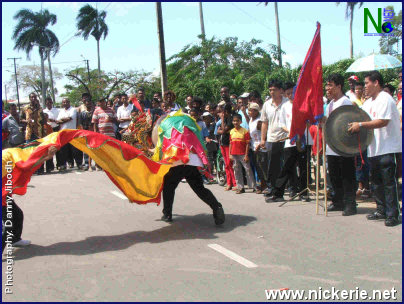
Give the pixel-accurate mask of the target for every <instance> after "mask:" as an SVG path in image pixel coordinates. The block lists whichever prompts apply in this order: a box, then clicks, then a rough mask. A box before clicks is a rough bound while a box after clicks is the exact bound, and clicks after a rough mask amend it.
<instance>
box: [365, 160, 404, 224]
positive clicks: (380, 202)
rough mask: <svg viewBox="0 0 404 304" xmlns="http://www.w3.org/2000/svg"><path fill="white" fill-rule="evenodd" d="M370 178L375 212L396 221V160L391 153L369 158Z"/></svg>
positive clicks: (398, 208) (398, 212) (397, 213)
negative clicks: (375, 207)
mask: <svg viewBox="0 0 404 304" xmlns="http://www.w3.org/2000/svg"><path fill="white" fill-rule="evenodd" d="M369 164H370V178H371V181H372V190H373V196H374V198H375V200H376V204H377V211H379V212H380V213H382V214H386V216H388V217H389V216H391V217H394V218H397V219H398V216H399V215H400V206H399V204H398V196H397V181H396V177H395V175H396V159H395V155H394V154H393V153H391V154H384V155H379V156H375V157H369Z"/></svg>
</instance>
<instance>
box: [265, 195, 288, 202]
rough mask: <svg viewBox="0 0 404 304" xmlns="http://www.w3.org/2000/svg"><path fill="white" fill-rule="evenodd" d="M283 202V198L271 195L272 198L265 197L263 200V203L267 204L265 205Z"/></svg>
mask: <svg viewBox="0 0 404 304" xmlns="http://www.w3.org/2000/svg"><path fill="white" fill-rule="evenodd" d="M283 201H285V200H284V198H283V196H276V195H273V196H272V197H267V198H266V199H265V202H267V203H276V202H283Z"/></svg>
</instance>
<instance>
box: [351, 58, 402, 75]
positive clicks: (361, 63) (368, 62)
mask: <svg viewBox="0 0 404 304" xmlns="http://www.w3.org/2000/svg"><path fill="white" fill-rule="evenodd" d="M401 66H402V64H401V61H400V60H398V59H397V58H396V57H393V56H391V55H375V54H372V55H370V56H367V57H363V58H359V59H357V60H355V61H354V63H352V64H351V65H350V66H349V68H348V69H347V70H346V72H365V71H373V70H384V69H393V68H399V67H401Z"/></svg>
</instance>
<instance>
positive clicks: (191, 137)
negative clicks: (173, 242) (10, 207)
mask: <svg viewBox="0 0 404 304" xmlns="http://www.w3.org/2000/svg"><path fill="white" fill-rule="evenodd" d="M143 114H144V113H143ZM143 114H139V116H138V117H137V120H136V121H135V122H134V129H133V130H134V131H136V130H142V129H143V131H144V132H143V133H142V134H140V133H141V132H138V133H139V134H136V137H137V140H138V142H142V143H143V142H147V144H148V143H149V140H150V141H151V137H150V130H149V127H150V125H149V121H148V118H147V115H146V116H143ZM155 128H157V130H158V141H157V145H156V149H155V154H154V155H153V157H152V159H150V158H148V157H147V156H146V155H145V153H143V152H142V151H140V150H139V149H137V148H135V147H133V146H131V145H129V144H127V143H125V142H122V141H119V140H117V139H114V138H111V137H109V136H106V135H103V134H100V133H95V132H92V131H87V130H62V131H59V132H54V133H52V134H50V135H48V136H46V137H44V138H40V139H38V140H35V141H32V142H30V143H28V144H24V145H21V146H18V147H16V148H11V149H5V150H3V151H2V152H3V153H2V199H3V201H4V200H5V199H6V195H8V194H18V195H24V194H25V193H26V192H27V185H28V183H29V181H30V179H31V176H32V174H33V173H34V172H35V171H36V170H37V169H38V168H39V167H40V166H41V164H42V162H43V160H44V158H45V157H46V156H47V155H48V149H49V148H50V147H56V148H57V149H58V150H59V149H60V148H61V147H62V146H63V145H65V144H67V143H71V144H72V145H73V146H74V147H76V148H77V149H79V150H81V151H83V152H84V153H86V154H88V155H89V156H90V157H91V158H92V159H93V160H94V161H95V162H96V163H97V164H98V165H99V166H100V167H101V168H103V169H104V171H105V173H106V174H107V176H108V177H109V178H110V179H111V181H112V182H113V183H114V184H115V185H116V186H117V187H118V188H119V189H120V190H121V191H122V192H123V193H124V194H125V195H126V196H127V198H128V199H129V201H130V202H132V203H137V204H146V203H151V202H155V203H160V199H161V191H162V187H163V180H164V175H165V174H166V173H167V172H168V170H169V169H170V167H171V165H170V164H172V163H173V162H175V161H178V160H180V161H182V162H183V163H187V162H188V161H189V153H195V154H197V155H198V156H199V157H200V158H201V159H202V161H203V163H204V164H206V165H207V164H208V160H207V157H206V148H205V145H204V143H203V140H202V137H201V132H200V128H199V126H198V125H197V123H196V121H195V120H194V119H193V118H191V117H190V116H188V115H185V114H183V113H182V111H181V110H179V111H178V112H176V113H175V114H173V115H168V116H167V117H165V118H164V119H162V120H161V123H160V124H159V125H156V127H155ZM132 133H133V132H132ZM135 133H136V132H135ZM146 134H148V135H147V136H148V137H145V136H146ZM139 136H140V137H139Z"/></svg>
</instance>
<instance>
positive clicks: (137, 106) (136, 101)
mask: <svg viewBox="0 0 404 304" xmlns="http://www.w3.org/2000/svg"><path fill="white" fill-rule="evenodd" d="M129 101H132V104H133V105H134V106H135V107H136V109H138V110H139V111H140V112H143V110H142V107H141V106H140V104H139V101H138V100H137V98H136V96H135V95H133V96H132V97H131V98H130V99H129Z"/></svg>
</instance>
